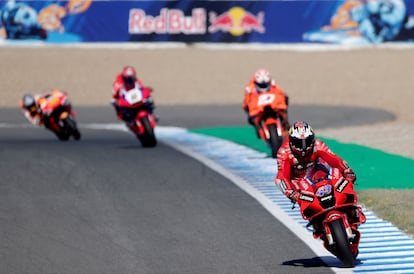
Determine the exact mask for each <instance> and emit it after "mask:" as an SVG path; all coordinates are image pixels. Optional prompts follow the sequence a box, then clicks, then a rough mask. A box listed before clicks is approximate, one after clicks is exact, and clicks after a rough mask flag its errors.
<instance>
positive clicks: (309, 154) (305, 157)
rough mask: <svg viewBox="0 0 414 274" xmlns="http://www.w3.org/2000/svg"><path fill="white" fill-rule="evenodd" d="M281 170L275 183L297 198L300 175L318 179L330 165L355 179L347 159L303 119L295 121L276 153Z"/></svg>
mask: <svg viewBox="0 0 414 274" xmlns="http://www.w3.org/2000/svg"><path fill="white" fill-rule="evenodd" d="M277 165H278V173H277V176H276V178H275V183H276V185H278V186H279V188H280V189H281V191H282V192H283V193H284V194H285V195H286V196H287V197H288V198H289V199H291V200H292V202H296V201H297V199H298V197H299V195H300V189H301V188H300V186H299V181H300V179H310V180H311V181H315V180H316V179H318V178H322V177H326V176H328V175H329V171H330V168H338V169H339V171H340V172H341V173H342V174H343V176H344V178H345V179H346V180H348V181H351V182H355V181H356V175H355V173H354V171H353V170H352V168H350V167H349V166H348V163H347V162H346V161H344V160H342V159H341V158H340V157H339V156H337V155H335V154H334V153H333V152H332V151H331V150H330V148H329V147H328V146H327V145H326V144H325V143H324V142H323V141H322V140H320V139H319V138H315V134H314V132H313V129H312V127H311V126H310V125H309V124H308V123H306V122H303V121H298V122H295V123H294V124H293V125H292V126H291V127H290V129H289V136H288V137H287V138H286V139H285V141H284V142H283V144H282V146H281V147H280V149H279V151H278V153H277Z"/></svg>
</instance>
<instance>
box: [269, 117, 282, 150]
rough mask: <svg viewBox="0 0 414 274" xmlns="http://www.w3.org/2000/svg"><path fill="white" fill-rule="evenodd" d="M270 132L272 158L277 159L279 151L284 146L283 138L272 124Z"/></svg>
mask: <svg viewBox="0 0 414 274" xmlns="http://www.w3.org/2000/svg"><path fill="white" fill-rule="evenodd" d="M268 130H269V135H270V137H269V140H268V142H269V145H270V148H271V149H272V157H273V158H276V156H277V151H278V150H279V148H280V146H281V145H282V141H283V138H282V136H279V135H278V134H277V128H276V125H275V124H271V125H269V126H268Z"/></svg>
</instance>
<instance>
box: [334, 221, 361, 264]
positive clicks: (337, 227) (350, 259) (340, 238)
mask: <svg viewBox="0 0 414 274" xmlns="http://www.w3.org/2000/svg"><path fill="white" fill-rule="evenodd" d="M329 227H330V228H331V233H332V237H333V240H334V242H335V247H334V248H335V251H336V254H338V255H337V256H338V258H339V259H340V260H341V262H342V266H343V267H347V268H351V267H354V266H355V256H354V254H352V249H351V244H350V242H349V240H348V236H347V234H346V231H345V227H344V224H343V222H342V220H341V219H338V220H335V221H333V222H331V223H330V224H329Z"/></svg>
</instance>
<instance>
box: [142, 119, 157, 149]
mask: <svg viewBox="0 0 414 274" xmlns="http://www.w3.org/2000/svg"><path fill="white" fill-rule="evenodd" d="M141 123H142V126H143V127H144V133H143V134H141V135H138V139H139V141H140V142H141V144H142V146H143V147H155V146H156V145H157V138H155V133H154V129H153V128H152V127H151V123H150V121H149V119H148V117H143V118H142V120H141Z"/></svg>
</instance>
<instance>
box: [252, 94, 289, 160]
mask: <svg viewBox="0 0 414 274" xmlns="http://www.w3.org/2000/svg"><path fill="white" fill-rule="evenodd" d="M280 111H281V110H279V108H278V102H277V100H276V94H274V93H272V92H262V93H260V94H259V95H258V96H255V97H253V98H252V100H250V102H249V116H251V117H252V116H254V117H255V118H254V121H253V123H254V126H255V127H256V130H257V134H258V136H259V137H260V138H261V139H262V140H263V141H264V142H265V143H266V144H267V145H268V146H269V147H270V149H271V150H272V157H273V158H276V155H277V151H278V150H279V148H280V146H281V145H282V143H283V141H284V139H285V138H286V136H287V135H288V133H287V130H288V128H286V126H285V125H284V124H283V123H282V118H281V116H280Z"/></svg>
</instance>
